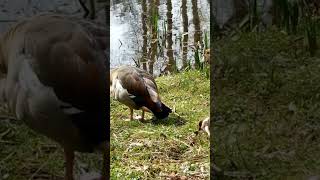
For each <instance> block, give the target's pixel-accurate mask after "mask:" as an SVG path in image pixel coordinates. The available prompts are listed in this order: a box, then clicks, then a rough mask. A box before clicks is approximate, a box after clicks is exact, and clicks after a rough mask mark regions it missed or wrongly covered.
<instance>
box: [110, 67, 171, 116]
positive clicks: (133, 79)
mask: <svg viewBox="0 0 320 180" xmlns="http://www.w3.org/2000/svg"><path fill="white" fill-rule="evenodd" d="M110 93H111V96H112V97H114V98H115V99H116V100H118V101H119V102H121V103H123V104H125V105H126V106H128V107H129V108H130V120H133V109H136V110H139V109H141V110H142V117H141V119H142V120H144V112H145V111H147V112H150V113H153V114H154V115H155V117H156V118H158V119H164V118H167V117H168V116H169V114H170V113H171V112H172V111H171V109H170V108H169V107H167V106H166V105H165V104H163V103H162V102H161V99H160V96H159V94H158V88H157V85H156V82H155V80H154V79H153V77H152V75H150V74H149V73H147V72H146V71H144V70H142V69H139V68H136V67H132V66H127V65H123V66H120V67H118V68H115V69H113V70H111V72H110Z"/></svg>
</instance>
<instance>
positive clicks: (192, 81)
mask: <svg viewBox="0 0 320 180" xmlns="http://www.w3.org/2000/svg"><path fill="white" fill-rule="evenodd" d="M156 81H157V85H158V88H159V92H160V96H161V98H162V101H163V102H164V103H165V104H166V105H168V106H169V107H171V108H172V109H174V111H175V112H174V113H172V114H170V116H169V118H168V120H166V121H158V120H152V116H151V114H147V116H146V120H147V122H140V121H130V122H127V121H124V120H125V119H128V118H129V114H130V112H129V109H128V107H126V106H124V105H122V104H120V103H119V102H117V101H114V100H112V99H111V100H110V102H111V179H120V178H121V179H132V180H133V179H165V177H168V176H175V177H178V176H187V177H188V178H189V179H199V178H200V179H209V141H208V139H207V137H206V134H203V133H202V134H201V135H200V137H197V138H194V131H196V130H197V128H198V122H199V121H200V120H202V119H204V118H205V117H206V116H208V115H209V111H210V108H209V98H210V93H209V87H210V83H209V82H210V81H209V79H207V78H206V77H205V74H204V73H201V72H199V71H185V72H181V73H179V74H176V75H172V76H163V77H159V78H157V79H156ZM135 113H137V114H138V115H141V111H135ZM193 141H195V143H194V145H191V144H192V142H193Z"/></svg>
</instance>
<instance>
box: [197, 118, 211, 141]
mask: <svg viewBox="0 0 320 180" xmlns="http://www.w3.org/2000/svg"><path fill="white" fill-rule="evenodd" d="M200 131H204V132H206V133H207V134H208V136H209V137H210V117H207V118H205V119H204V120H201V121H200V122H199V129H198V131H196V132H195V133H196V134H197V135H198V134H199V132H200Z"/></svg>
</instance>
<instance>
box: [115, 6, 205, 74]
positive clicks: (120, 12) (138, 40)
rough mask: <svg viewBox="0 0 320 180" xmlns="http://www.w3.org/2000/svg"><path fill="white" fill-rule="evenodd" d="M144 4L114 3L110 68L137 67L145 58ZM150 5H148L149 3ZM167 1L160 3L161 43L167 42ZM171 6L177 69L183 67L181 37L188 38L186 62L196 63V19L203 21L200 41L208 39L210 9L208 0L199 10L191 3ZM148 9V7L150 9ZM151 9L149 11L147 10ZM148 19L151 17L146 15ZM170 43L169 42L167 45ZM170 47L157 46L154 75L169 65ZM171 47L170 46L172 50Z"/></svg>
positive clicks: (159, 32)
mask: <svg viewBox="0 0 320 180" xmlns="http://www.w3.org/2000/svg"><path fill="white" fill-rule="evenodd" d="M141 2H142V1H138V0H127V1H116V0H113V1H111V12H110V26H111V27H110V28H111V29H110V39H111V41H110V53H111V54H110V57H111V58H110V59H111V61H110V67H111V68H114V67H116V66H119V65H122V64H131V65H135V62H134V61H138V60H140V59H141V58H142V53H143V52H142V46H143V36H142V35H143V28H142V12H143V10H142V4H141ZM146 2H148V1H146ZM168 2H169V1H167V0H159V6H158V12H159V16H158V21H157V24H158V30H157V31H158V32H157V33H158V40H159V44H161V42H160V41H161V40H162V39H164V38H167V34H166V33H168V32H167V31H168V21H167V10H168ZM170 2H171V3H172V11H171V13H172V51H173V58H174V61H175V62H176V64H177V67H178V68H181V67H182V65H183V62H182V54H183V53H182V35H184V34H188V42H187V44H188V50H187V59H188V60H191V61H193V59H194V57H193V56H194V52H193V49H194V48H193V47H194V45H195V43H194V34H195V32H196V31H195V29H197V28H196V27H195V23H194V15H196V16H198V18H199V20H200V27H198V31H199V30H200V34H201V37H202V38H201V40H204V36H205V34H207V36H208V37H209V34H210V32H209V29H210V5H209V1H208V0H197V4H196V5H197V7H196V10H195V9H193V7H192V6H193V3H192V0H185V1H181V0H171V1H170ZM182 2H186V9H187V16H188V17H187V18H188V23H187V24H188V27H187V29H188V30H187V31H188V32H187V33H185V32H184V27H183V16H182V15H183V12H182V11H183V10H182ZM147 6H149V5H147ZM148 8H149V7H148ZM147 18H149V17H148V15H147ZM167 43H168V42H167ZM167 43H164V44H163V45H162V46H159V45H158V50H157V55H156V61H155V64H154V73H155V74H159V73H160V70H161V69H162V68H163V66H164V64H166V63H165V62H167V61H168V58H169V57H168V56H167V53H166V52H167V50H168V49H167V47H168V46H167ZM169 47H170V46H169Z"/></svg>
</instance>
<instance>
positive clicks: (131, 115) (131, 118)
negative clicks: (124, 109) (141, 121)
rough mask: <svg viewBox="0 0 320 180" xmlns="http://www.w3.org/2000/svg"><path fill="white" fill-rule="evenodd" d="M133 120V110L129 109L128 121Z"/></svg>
mask: <svg viewBox="0 0 320 180" xmlns="http://www.w3.org/2000/svg"><path fill="white" fill-rule="evenodd" d="M132 120H133V109H131V108H130V121H132Z"/></svg>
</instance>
